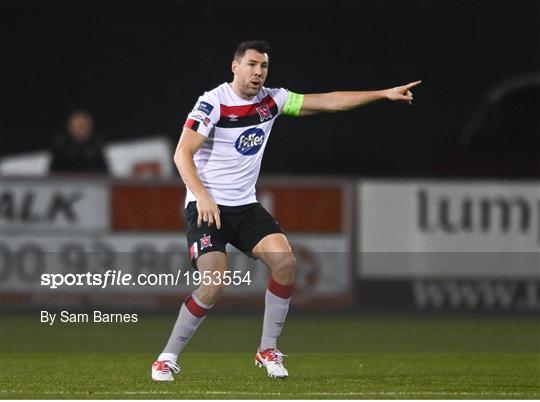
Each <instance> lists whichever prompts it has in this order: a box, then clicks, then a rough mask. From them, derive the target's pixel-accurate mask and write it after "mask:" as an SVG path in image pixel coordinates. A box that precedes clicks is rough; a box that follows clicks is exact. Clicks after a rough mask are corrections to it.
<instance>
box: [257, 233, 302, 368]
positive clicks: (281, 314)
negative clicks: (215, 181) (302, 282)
mask: <svg viewBox="0 0 540 402" xmlns="http://www.w3.org/2000/svg"><path fill="white" fill-rule="evenodd" d="M253 255H254V256H255V257H256V258H258V259H260V260H261V261H263V262H264V263H265V264H266V266H268V268H269V269H270V274H271V278H270V281H269V283H268V288H267V289H266V294H265V308H264V319H263V330H262V336H261V343H260V346H259V350H258V351H257V354H256V356H255V363H256V364H257V365H259V367H261V366H265V367H266V369H267V371H268V375H269V376H275V377H279V378H285V377H288V375H289V373H288V371H287V369H286V368H285V367H284V366H283V359H282V358H283V355H282V353H281V352H280V351H279V350H278V348H277V339H278V338H279V336H280V335H281V331H282V330H283V326H284V324H285V318H286V317H287V313H288V311H289V302H290V300H291V295H292V292H293V281H294V263H295V258H294V255H293V253H292V250H291V246H290V245H289V242H288V241H287V238H286V237H285V235H284V234H282V233H274V234H270V235H267V236H266V237H264V238H263V239H262V240H261V241H260V242H259V243H258V244H257V245H256V246H255V248H254V249H253Z"/></svg>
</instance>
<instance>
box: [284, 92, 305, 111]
mask: <svg viewBox="0 0 540 402" xmlns="http://www.w3.org/2000/svg"><path fill="white" fill-rule="evenodd" d="M303 102H304V95H300V94H296V93H294V92H290V91H289V96H288V97H287V101H286V102H285V105H284V106H283V114H284V115H285V116H298V115H299V114H300V109H302V103H303Z"/></svg>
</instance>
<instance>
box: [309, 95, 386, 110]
mask: <svg viewBox="0 0 540 402" xmlns="http://www.w3.org/2000/svg"><path fill="white" fill-rule="evenodd" d="M387 97H388V96H387V90H381V91H336V92H327V93H323V94H309V95H305V96H304V103H303V105H302V111H303V112H304V113H302V114H312V113H319V112H342V111H345V110H351V109H355V108H357V107H360V106H363V105H367V104H368V103H371V102H376V101H378V100H382V99H387Z"/></svg>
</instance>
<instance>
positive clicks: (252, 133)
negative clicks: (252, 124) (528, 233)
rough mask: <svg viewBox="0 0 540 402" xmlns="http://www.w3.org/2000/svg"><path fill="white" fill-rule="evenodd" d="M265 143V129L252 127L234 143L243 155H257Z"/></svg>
mask: <svg viewBox="0 0 540 402" xmlns="http://www.w3.org/2000/svg"><path fill="white" fill-rule="evenodd" d="M263 144H264V131H263V130H261V129H260V128H250V129H248V130H246V131H244V132H243V133H242V134H240V136H239V137H238V139H237V140H236V143H235V144H234V147H235V148H236V150H237V151H238V152H239V153H241V154H242V155H255V154H256V153H257V152H259V150H260V149H261V147H262V145H263Z"/></svg>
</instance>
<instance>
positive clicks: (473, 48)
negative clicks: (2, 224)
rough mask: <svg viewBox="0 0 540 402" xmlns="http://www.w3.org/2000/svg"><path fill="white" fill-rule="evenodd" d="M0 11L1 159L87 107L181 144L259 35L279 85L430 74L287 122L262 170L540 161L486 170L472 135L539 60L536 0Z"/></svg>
mask: <svg viewBox="0 0 540 402" xmlns="http://www.w3.org/2000/svg"><path fill="white" fill-rule="evenodd" d="M1 14H2V16H1V17H0V18H1V21H2V28H1V29H2V42H3V45H2V52H1V55H0V60H1V64H2V72H3V74H2V75H3V78H2V81H3V85H2V87H3V89H2V93H3V95H2V98H3V106H2V108H1V110H0V132H1V133H2V146H1V151H0V154H1V155H6V154H12V153H20V152H26V151H29V150H33V149H42V148H45V147H47V146H49V145H50V143H51V141H52V138H53V137H54V136H55V135H56V134H57V133H58V132H59V131H61V130H62V129H63V125H64V120H65V117H66V114H67V113H68V112H69V111H70V110H72V109H73V108H77V107H79V108H87V109H88V110H90V111H91V112H92V113H94V115H95V118H96V121H97V128H98V130H99V132H100V133H101V134H102V135H104V136H105V137H106V139H107V140H118V139H127V138H129V139H132V138H136V137H142V136H145V135H148V134H156V133H160V134H166V135H167V136H169V137H170V138H171V140H172V141H174V142H176V140H177V137H178V134H179V130H180V127H181V124H182V123H183V121H184V119H185V116H186V113H187V112H188V111H189V110H190V108H191V107H192V105H193V103H194V101H195V99H196V97H197V96H198V95H200V94H201V92H202V91H204V90H207V89H210V88H213V87H215V86H216V85H218V84H219V83H222V82H224V81H227V80H230V78H231V74H230V69H229V65H230V60H231V53H232V52H233V50H234V48H235V46H236V44H237V43H238V42H240V41H243V40H248V39H253V38H263V39H266V40H268V41H269V42H270V43H271V45H272V50H271V67H270V74H269V78H268V81H267V85H269V86H283V87H285V88H289V89H291V90H293V91H296V92H301V93H309V92H319V91H321V92H322V91H330V90H347V89H378V88H385V87H388V86H393V85H398V84H402V83H407V82H410V81H414V80H416V79H422V80H424V83H423V84H422V86H421V87H419V88H418V89H417V91H416V98H415V105H414V107H412V108H409V107H406V106H403V105H388V104H377V105H372V106H370V107H368V108H365V109H361V110H358V111H354V112H348V113H344V114H340V115H339V116H332V115H326V116H316V117H311V118H309V119H301V120H295V119H287V121H285V119H282V121H279V122H278V123H277V124H276V127H275V131H274V136H273V138H274V140H273V141H272V142H271V143H270V147H269V150H268V152H267V153H266V156H265V161H264V164H263V173H300V174H303V173H311V174H313V173H330V174H351V175H369V176H393V177H396V176H399V177H403V176H448V175H450V176H496V175H504V176H507V177H512V176H522V177H523V176H527V177H531V176H536V177H538V174H539V173H538V172H539V171H540V169H539V165H538V164H537V163H536V164H534V163H533V164H525V165H523V163H519V164H516V163H515V159H516V158H514V159H512V158H508V157H504V153H505V152H504V148H503V149H495V150H493V151H492V152H490V153H489V154H488V155H482V158H487V159H488V160H493V159H494V160H497V158H499V159H501V160H502V162H501V163H494V165H497V167H496V168H495V169H494V170H492V171H485V169H482V168H481V167H479V166H477V165H478V163H477V161H478V158H477V155H476V153H475V152H477V151H475V149H474V147H472V146H471V144H470V142H468V141H466V140H465V141H464V140H463V134H462V132H463V129H464V127H465V126H466V124H467V122H468V121H469V120H470V119H471V118H472V117H473V115H474V113H475V111H476V110H478V109H479V107H480V106H481V104H482V103H483V101H484V97H485V95H486V92H487V91H488V90H489V89H490V88H493V87H494V86H496V85H498V84H500V83H501V82H503V81H505V80H507V79H508V78H510V77H514V76H519V75H523V74H530V73H533V72H537V71H538V70H539V69H540V24H539V18H540V16H539V15H540V5H539V3H538V1H535V0H532V1H531V0H525V1H519V2H515V1H512V0H500V1H468V0H457V1H450V2H443V1H436V2H433V1H428V0H419V1H414V2H411V1H399V0H396V1H389V0H384V1H352V0H341V1H331V2H330V1H313V0H309V1H308V0H305V1H302V0H295V1H287V2H280V1H264V2H247V1H238V0H233V1H227V2H214V1H199V2H189V1H80V0H75V1H52V0H51V1H45V2H44V1H28V0H20V1H10V0H3V1H2V13H1ZM536 106H537V105H536ZM529 107H531V108H532V109H531V110H534V108H533V107H534V106H533V105H530V102H529ZM515 120H516V123H517V124H518V126H515V129H516V131H518V130H519V129H520V126H519V124H522V123H520V120H519V119H515ZM534 145H536V146H539V145H538V142H536V143H534ZM523 148H526V149H530V144H524V145H523ZM336 155H339V157H338V158H336V157H335V156H336ZM528 158H529V159H535V158H534V156H530V153H529V157H528ZM518 159H521V162H523V161H522V159H523V156H522V157H521V158H518ZM537 159H538V158H536V160H537ZM518 165H519V166H518Z"/></svg>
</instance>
